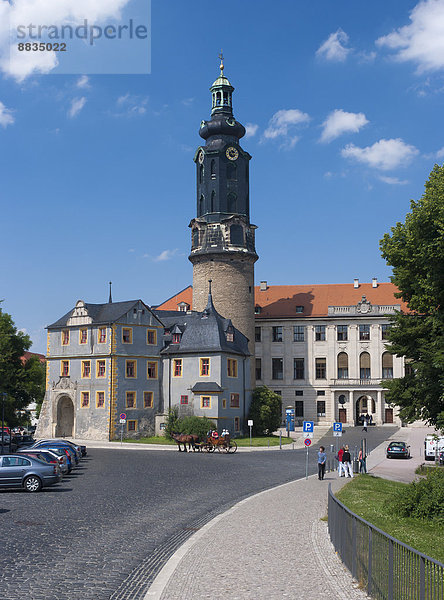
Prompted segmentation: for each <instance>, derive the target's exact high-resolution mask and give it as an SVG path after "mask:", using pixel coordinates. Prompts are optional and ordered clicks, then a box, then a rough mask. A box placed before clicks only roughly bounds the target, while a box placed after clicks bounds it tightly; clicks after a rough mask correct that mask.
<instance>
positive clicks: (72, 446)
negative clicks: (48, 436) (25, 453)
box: [33, 439, 82, 464]
mask: <svg viewBox="0 0 444 600" xmlns="http://www.w3.org/2000/svg"><path fill="white" fill-rule="evenodd" d="M48 444H51V445H53V446H63V447H64V448H68V450H69V451H70V452H71V453H72V454H74V457H75V462H76V464H78V462H79V460H80V458H81V457H82V453H81V450H80V446H75V444H73V443H72V442H67V441H65V440H58V439H53V440H39V441H38V442H36V443H35V444H34V446H33V447H35V448H38V447H41V446H42V447H43V446H47V445H48Z"/></svg>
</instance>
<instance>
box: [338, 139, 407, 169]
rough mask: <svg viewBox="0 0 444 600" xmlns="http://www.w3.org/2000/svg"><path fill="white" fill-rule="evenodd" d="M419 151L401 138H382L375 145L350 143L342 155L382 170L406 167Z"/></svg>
mask: <svg viewBox="0 0 444 600" xmlns="http://www.w3.org/2000/svg"><path fill="white" fill-rule="evenodd" d="M418 153H419V151H418V149H417V148H415V146H411V145H409V144H406V143H405V142H403V141H402V140H401V139H400V138H396V139H390V140H385V139H382V140H379V142H375V143H374V144H373V146H367V147H366V148H359V147H358V146H355V145H354V144H348V145H347V146H346V147H345V148H343V149H342V151H341V154H342V156H344V157H345V158H352V159H354V160H357V161H358V162H361V163H364V164H366V165H368V166H369V167H373V168H375V169H381V170H382V171H389V170H390V169H396V168H397V167H405V166H406V165H408V164H409V163H410V161H411V160H412V159H413V157H414V156H416V155H417V154H418Z"/></svg>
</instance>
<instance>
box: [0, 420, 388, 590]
mask: <svg viewBox="0 0 444 600" xmlns="http://www.w3.org/2000/svg"><path fill="white" fill-rule="evenodd" d="M395 430H396V428H391V427H390V428H388V427H384V428H382V427H381V428H377V427H371V428H369V432H368V434H367V439H368V445H369V448H370V449H371V448H374V447H376V446H377V445H378V444H379V443H380V442H381V441H383V440H384V439H387V438H388V437H389V436H390V435H391V434H392V433H393V432H394V431H395ZM362 435H363V434H362V433H361V429H360V428H352V429H349V430H347V432H346V434H345V435H344V437H343V438H341V442H343V443H348V444H349V445H350V448H352V449H353V448H354V446H355V445H356V446H357V445H358V444H359V440H360V439H361V436H362ZM320 443H323V444H324V445H325V446H326V447H327V450H330V444H331V443H332V444H335V443H336V439H335V438H333V437H332V436H331V435H329V436H326V437H325V438H323V440H321V442H320ZM318 446H319V444H318V445H317V446H316V447H315V448H311V449H310V450H309V473H313V472H315V469H316V452H315V451H316V449H317V448H318ZM305 459H306V452H305V449H304V450H294V451H293V450H282V451H279V450H266V451H263V452H253V453H240V452H238V453H236V454H234V455H232V454H219V453H217V452H216V453H214V454H201V453H195V454H193V453H187V454H185V453H183V452H181V453H179V452H162V451H146V450H144V451H133V450H131V451H128V450H120V449H110V450H99V449H93V450H91V451H90V453H89V455H88V457H86V459H84V460H83V461H82V462H81V464H80V466H79V467H78V468H77V469H76V470H74V471H73V473H72V475H71V476H68V477H66V478H64V480H63V482H62V483H61V484H58V485H57V486H53V487H50V488H45V489H44V490H43V491H42V492H40V493H37V494H29V493H26V492H24V491H22V490H0V527H1V542H0V564H1V570H0V597H1V598H2V600H16V598H17V597H25V598H32V599H33V600H65V599H66V600H68V599H69V600H88V599H91V600H102V599H103V600H105V599H110V598H111V599H112V600H123V599H131V600H133V599H139V598H143V596H144V593H145V592H146V590H147V588H148V586H149V584H150V582H151V581H152V580H153V579H154V577H155V575H156V574H157V572H158V571H159V570H160V568H161V567H162V566H163V565H164V564H165V562H166V560H167V559H168V558H169V556H170V555H171V554H172V553H173V552H174V551H175V550H176V549H177V547H178V546H180V545H181V544H182V543H183V541H185V539H187V538H188V537H189V536H190V535H192V533H193V532H194V531H196V530H197V529H199V527H201V526H202V525H203V524H204V523H206V522H207V521H208V520H210V519H211V518H213V517H214V516H215V515H216V514H219V513H221V512H223V511H224V510H226V509H227V508H229V507H230V506H232V505H233V504H235V503H236V502H238V501H239V500H242V499H243V498H245V497H247V496H250V495H252V494H255V493H257V492H259V491H261V490H264V489H267V488H270V487H274V486H276V485H279V484H281V483H286V482H288V481H291V480H294V479H299V478H300V477H304V476H305ZM295 501H297V499H295ZM215 551H216V552H217V551H219V550H218V549H217V540H215ZM222 554H223V553H222ZM202 560H204V557H202Z"/></svg>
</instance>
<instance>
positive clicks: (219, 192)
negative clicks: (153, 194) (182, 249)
mask: <svg viewBox="0 0 444 600" xmlns="http://www.w3.org/2000/svg"><path fill="white" fill-rule="evenodd" d="M220 59H221V65H220V75H219V77H218V78H217V79H216V81H215V82H214V83H213V85H212V86H211V88H210V91H211V97H212V109H211V119H210V120H209V121H202V122H201V125H200V130H199V135H200V136H201V137H202V138H203V139H204V140H205V145H204V146H200V147H199V148H198V149H197V151H196V154H195V156H194V162H195V163H196V188H197V194H196V215H197V216H196V218H195V219H193V220H192V221H191V223H190V227H191V254H190V256H189V260H190V261H191V263H192V264H193V309H194V310H197V311H202V310H204V308H205V306H206V304H207V298H208V280H209V279H211V280H212V293H213V300H214V305H215V308H216V310H217V311H218V312H219V313H220V314H221V315H223V316H224V317H226V318H229V319H231V320H232V322H233V325H234V326H235V327H236V328H237V329H239V330H240V331H241V332H242V333H243V334H244V335H246V336H247V337H248V339H249V349H250V352H251V354H252V355H253V356H254V263H255V262H256V261H257V259H258V256H257V254H256V250H255V241H254V237H255V235H254V234H255V229H256V226H255V225H252V224H251V223H250V199H249V162H250V159H251V156H250V155H249V154H248V152H245V150H243V149H242V148H241V146H240V143H239V140H240V139H241V138H242V137H243V136H244V135H245V127H244V126H243V125H241V123H239V122H238V121H236V119H235V118H234V116H233V105H232V94H233V91H234V88H233V86H232V85H231V84H230V82H229V81H228V79H227V78H226V77H225V75H224V64H223V57H222V55H220ZM252 363H253V361H252Z"/></svg>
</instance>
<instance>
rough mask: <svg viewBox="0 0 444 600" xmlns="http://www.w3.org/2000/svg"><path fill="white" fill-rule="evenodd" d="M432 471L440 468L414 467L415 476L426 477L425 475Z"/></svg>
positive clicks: (434, 466)
mask: <svg viewBox="0 0 444 600" xmlns="http://www.w3.org/2000/svg"><path fill="white" fill-rule="evenodd" d="M433 469H442V467H437V466H436V465H425V464H422V465H419V467H416V469H415V473H416V474H417V475H427V473H428V472H429V471H431V470H433Z"/></svg>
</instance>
